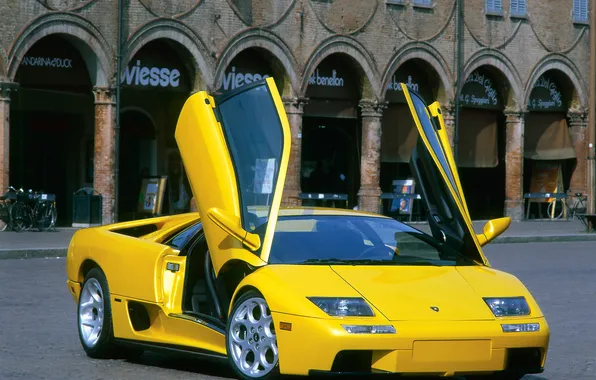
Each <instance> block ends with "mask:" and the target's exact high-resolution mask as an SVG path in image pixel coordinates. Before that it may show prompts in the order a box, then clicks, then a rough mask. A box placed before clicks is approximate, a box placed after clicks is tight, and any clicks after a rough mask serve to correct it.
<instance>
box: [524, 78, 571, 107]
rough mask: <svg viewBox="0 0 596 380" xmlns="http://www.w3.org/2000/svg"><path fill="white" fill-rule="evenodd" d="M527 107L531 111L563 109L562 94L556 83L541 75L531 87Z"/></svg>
mask: <svg viewBox="0 0 596 380" xmlns="http://www.w3.org/2000/svg"><path fill="white" fill-rule="evenodd" d="M528 109H530V110H532V111H558V110H564V109H565V105H564V102H563V96H562V94H561V91H560V90H559V87H558V86H557V83H556V82H555V81H554V80H553V79H552V78H548V77H546V76H544V75H542V76H541V77H540V78H538V80H537V81H536V83H535V84H534V87H533V88H532V92H531V93H530V101H529V103H528Z"/></svg>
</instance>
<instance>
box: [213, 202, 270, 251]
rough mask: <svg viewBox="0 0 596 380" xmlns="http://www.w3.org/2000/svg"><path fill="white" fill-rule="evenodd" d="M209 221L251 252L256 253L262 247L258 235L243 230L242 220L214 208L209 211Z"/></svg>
mask: <svg viewBox="0 0 596 380" xmlns="http://www.w3.org/2000/svg"><path fill="white" fill-rule="evenodd" d="M207 215H208V216H209V219H211V220H212V221H213V222H215V224H217V226H218V227H219V228H221V229H222V230H224V231H225V232H227V233H228V234H230V235H231V236H233V237H234V238H235V239H236V240H238V241H239V242H241V243H242V244H244V245H246V247H247V248H248V249H250V250H251V251H253V252H254V251H256V250H258V249H259V248H260V247H261V238H260V237H259V235H257V234H253V233H250V232H248V231H246V230H245V229H244V228H242V226H241V224H240V218H238V217H237V216H235V215H230V214H229V213H227V212H225V211H224V210H221V209H219V208H216V207H213V208H210V209H209V211H207Z"/></svg>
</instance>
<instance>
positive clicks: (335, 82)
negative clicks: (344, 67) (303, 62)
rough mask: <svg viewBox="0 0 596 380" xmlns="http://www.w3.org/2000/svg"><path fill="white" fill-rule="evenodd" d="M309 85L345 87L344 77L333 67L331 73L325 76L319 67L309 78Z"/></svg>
mask: <svg viewBox="0 0 596 380" xmlns="http://www.w3.org/2000/svg"><path fill="white" fill-rule="evenodd" d="M308 85H309V86H324V87H343V86H344V78H342V77H340V76H338V75H337V70H335V69H332V70H331V75H328V76H325V74H323V75H321V74H320V73H319V69H318V68H317V69H316V70H315V72H314V73H313V74H312V75H311V76H310V78H309V79H308Z"/></svg>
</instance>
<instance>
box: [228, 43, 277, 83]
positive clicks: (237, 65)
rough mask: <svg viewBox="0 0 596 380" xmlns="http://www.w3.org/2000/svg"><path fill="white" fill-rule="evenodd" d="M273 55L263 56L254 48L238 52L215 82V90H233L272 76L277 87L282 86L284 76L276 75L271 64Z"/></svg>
mask: <svg viewBox="0 0 596 380" xmlns="http://www.w3.org/2000/svg"><path fill="white" fill-rule="evenodd" d="M275 59H276V58H273V57H265V56H264V55H263V53H261V52H259V51H258V50H255V49H247V50H244V51H242V52H241V53H239V54H238V55H237V56H236V57H234V59H233V60H232V62H230V64H229V65H228V67H227V68H226V70H225V72H224V74H223V76H222V77H221V78H220V80H219V83H218V84H217V92H219V93H221V92H226V91H231V90H235V89H236V88H238V87H242V86H244V85H247V84H250V83H253V82H257V81H260V80H262V79H265V78H269V77H272V78H273V79H274V80H275V84H276V85H277V87H278V88H279V89H283V88H284V84H283V81H284V78H283V75H282V74H281V73H282V72H283V70H280V74H279V75H276V72H275V70H273V67H272V65H271V60H275Z"/></svg>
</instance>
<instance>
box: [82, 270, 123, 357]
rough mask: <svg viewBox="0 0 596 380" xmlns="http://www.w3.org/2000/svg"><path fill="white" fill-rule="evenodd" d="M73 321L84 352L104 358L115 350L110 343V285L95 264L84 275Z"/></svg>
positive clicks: (111, 336)
mask: <svg viewBox="0 0 596 380" xmlns="http://www.w3.org/2000/svg"><path fill="white" fill-rule="evenodd" d="M77 325H78V330H79V339H80V341H81V345H82V346H83V349H84V350H85V352H86V353H87V356H89V357H91V358H96V359H107V358H113V357H114V356H115V355H117V354H118V351H119V350H118V349H117V348H116V347H115V344H114V332H113V326H112V308H111V304H110V289H109V287H108V281H107V279H106V276H105V274H104V273H103V271H102V270H101V269H99V268H93V269H91V270H90V271H89V272H88V273H87V275H86V276H85V281H84V282H83V288H82V290H81V294H80V296H79V302H78V306H77Z"/></svg>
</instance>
